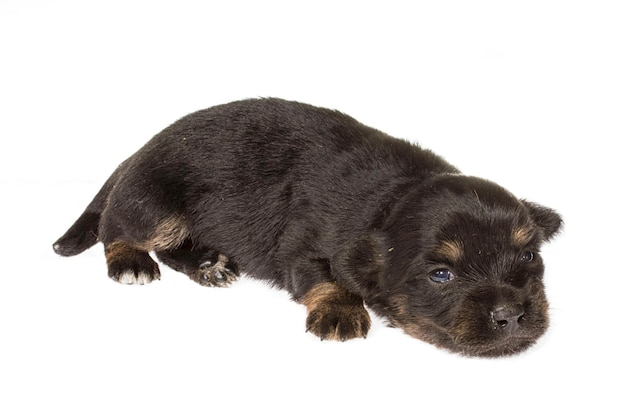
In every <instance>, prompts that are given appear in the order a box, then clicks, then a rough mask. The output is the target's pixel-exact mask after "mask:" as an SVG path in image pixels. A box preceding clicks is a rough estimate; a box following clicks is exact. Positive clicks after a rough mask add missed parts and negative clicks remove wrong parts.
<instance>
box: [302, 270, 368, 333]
mask: <svg viewBox="0 0 626 419" xmlns="http://www.w3.org/2000/svg"><path fill="white" fill-rule="evenodd" d="M302 303H304V304H305V305H306V306H307V308H308V311H309V312H308V316H307V319H306V330H307V332H311V333H313V334H314V335H316V336H319V337H320V338H321V339H322V340H339V341H345V340H348V339H354V338H365V337H366V336H367V332H368V331H369V329H370V326H371V320H370V316H369V314H368V313H367V310H365V307H364V306H363V301H362V300H361V299H360V298H359V297H357V296H355V295H353V294H350V293H349V292H348V291H347V290H345V289H343V288H341V287H339V286H338V285H336V284H334V283H330V282H329V283H323V284H318V285H316V286H315V287H313V288H312V289H311V290H310V291H309V292H308V293H307V294H306V295H305V296H304V298H303V299H302Z"/></svg>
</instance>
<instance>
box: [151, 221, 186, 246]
mask: <svg viewBox="0 0 626 419" xmlns="http://www.w3.org/2000/svg"><path fill="white" fill-rule="evenodd" d="M187 237H189V228H188V227H187V224H186V222H185V218H184V217H182V216H179V215H172V216H170V217H167V218H166V219H164V220H163V221H161V222H160V223H159V225H158V226H157V228H156V229H155V231H154V234H153V236H152V238H151V239H149V240H148V241H146V242H145V243H142V245H141V248H143V249H145V250H147V251H150V250H167V249H173V248H176V247H177V246H178V245H180V244H181V243H182V242H183V241H184V240H185V239H186V238H187Z"/></svg>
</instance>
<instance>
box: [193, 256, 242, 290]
mask: <svg viewBox="0 0 626 419" xmlns="http://www.w3.org/2000/svg"><path fill="white" fill-rule="evenodd" d="M237 273H238V272H237V266H236V265H235V264H234V263H230V262H229V260H228V258H227V257H226V256H224V255H223V254H221V253H220V254H219V255H218V257H217V260H216V261H210V260H207V261H204V262H202V263H201V264H200V266H199V268H198V271H197V272H196V273H195V275H193V276H192V279H193V280H194V281H196V282H197V283H199V284H200V285H203V286H206V287H227V286H229V285H230V284H232V283H233V281H235V280H236V279H237Z"/></svg>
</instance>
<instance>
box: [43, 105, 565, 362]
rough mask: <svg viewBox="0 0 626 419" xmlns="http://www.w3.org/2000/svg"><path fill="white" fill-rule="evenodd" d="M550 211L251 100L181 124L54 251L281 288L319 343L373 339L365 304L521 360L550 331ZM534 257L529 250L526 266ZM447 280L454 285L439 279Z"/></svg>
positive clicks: (115, 268)
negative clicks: (243, 276) (546, 273)
mask: <svg viewBox="0 0 626 419" xmlns="http://www.w3.org/2000/svg"><path fill="white" fill-rule="evenodd" d="M560 225H561V219H560V217H559V216H558V215H557V214H556V213H555V212H554V211H552V210H550V209H547V208H544V207H541V206H539V205H536V204H531V203H527V202H525V201H522V200H519V199H517V198H515V197H514V196H513V195H512V194H511V193H509V192H507V191H506V190H504V189H503V188H501V187H499V186H498V185H496V184H494V183H492V182H489V181H486V180H483V179H478V178H475V177H468V176H464V175H462V174H460V173H459V172H458V170H457V169H456V168H454V167H453V166H451V165H450V164H448V163H447V162H445V161H444V160H443V159H441V158H440V157H438V156H436V155H435V154H433V153H432V152H430V151H428V150H424V149H422V148H420V147H418V146H416V145H412V144H410V143H408V142H406V141H403V140H398V139H395V138H392V137H390V136H388V135H386V134H384V133H382V132H380V131H377V130H375V129H372V128H369V127H367V126H365V125H362V124H361V123H359V122H357V121H356V120H354V119H352V118H350V117H349V116H346V115H344V114H342V113H339V112H337V111H332V110H327V109H320V108H316V107H313V106H309V105H305V104H300V103H296V102H287V101H283V100H279V99H259V100H245V101H240V102H235V103H230V104H226V105H221V106H216V107H213V108H210V109H207V110H203V111H199V112H196V113H193V114H191V115H189V116H186V117H184V118H182V119H181V120H179V121H178V122H176V123H174V124H173V125H171V126H170V127H168V128H166V129H165V130H163V131H162V132H161V133H160V134H158V135H156V136H155V137H154V138H153V139H152V140H151V141H150V142H148V143H147V144H146V145H145V146H144V147H143V148H141V149H140V150H139V151H138V152H137V153H136V154H134V155H133V156H132V157H130V158H129V159H128V160H126V161H125V162H124V163H122V164H121V165H120V166H119V168H118V169H117V170H116V171H115V172H114V173H113V175H112V176H111V178H110V179H109V180H108V181H107V182H106V183H105V185H104V186H103V187H102V189H101V191H100V192H99V193H98V194H97V195H96V197H95V198H94V200H93V202H92V203H91V204H90V205H89V206H88V207H87V209H86V210H85V212H84V213H83V215H82V216H81V217H80V218H79V219H78V221H76V223H75V224H74V225H73V226H72V227H71V228H70V229H69V231H68V232H67V233H66V234H65V235H64V236H63V237H61V238H60V239H59V240H58V241H57V242H56V243H55V245H54V249H55V251H56V252H57V253H59V254H61V255H64V256H71V255H75V254H78V253H80V252H82V251H83V250H85V249H87V248H88V247H90V246H92V245H94V244H95V243H97V242H98V241H101V242H102V243H103V244H104V246H105V252H106V255H107V263H108V266H109V274H110V276H111V277H113V278H114V279H117V280H119V281H121V282H129V283H137V282H138V283H146V282H149V281H151V280H152V279H158V278H159V275H160V274H159V269H158V266H157V264H156V263H155V262H154V261H153V260H152V259H151V258H150V257H149V255H148V252H150V251H155V252H156V255H157V257H158V258H159V259H160V260H161V261H162V262H164V263H165V264H167V265H169V266H171V267H172V268H174V269H176V270H178V271H181V272H184V273H186V274H187V275H189V276H190V277H191V278H192V279H194V280H195V281H197V282H199V283H201V284H203V285H217V286H221V285H228V284H229V283H230V282H231V281H232V280H234V279H235V277H236V275H237V274H238V272H239V270H241V271H242V272H245V273H247V274H249V275H251V276H253V277H256V278H260V279H266V280H268V281H270V282H271V283H272V284H274V285H276V286H278V287H281V288H284V289H286V290H288V291H289V292H290V293H291V295H292V296H293V298H294V299H295V300H297V301H299V302H301V303H303V304H305V305H306V306H307V308H308V311H309V314H308V318H307V330H310V331H311V332H313V333H315V334H316V335H318V336H320V337H321V338H323V339H324V338H327V339H338V340H344V339H349V338H354V337H365V335H366V334H367V332H368V330H369V327H370V319H369V315H368V313H367V311H366V310H365V309H364V306H363V303H365V304H366V305H367V306H368V307H369V308H370V309H372V310H373V311H374V312H376V313H378V314H380V315H382V316H384V317H385V318H386V319H387V320H388V322H389V324H390V325H392V326H396V327H400V328H402V329H403V330H405V331H406V332H407V333H408V334H410V335H412V336H414V337H417V338H420V339H423V340H426V341H428V342H431V343H433V344H435V345H438V346H440V347H444V348H447V349H449V350H451V351H455V352H461V353H463V354H467V355H476V356H500V355H507V354H513V353H517V352H519V351H521V350H523V349H525V348H527V347H528V346H530V345H532V344H533V343H534V342H535V341H536V340H537V338H538V337H539V336H541V335H542V334H543V333H544V331H545V329H546V327H547V325H548V315H547V308H548V304H547V302H546V298H545V295H544V291H543V284H542V276H543V264H542V261H541V258H540V257H539V254H538V251H539V247H540V246H541V244H542V243H543V242H544V241H546V240H548V239H550V238H551V237H552V236H553V235H554V234H555V233H556V232H557V231H558V230H559V228H560ZM529 252H532V253H529ZM442 269H446V270H447V271H444V272H451V273H452V274H453V275H454V278H453V279H451V280H450V281H447V282H443V283H440V282H435V281H434V280H433V279H432V276H433V272H435V271H437V270H442Z"/></svg>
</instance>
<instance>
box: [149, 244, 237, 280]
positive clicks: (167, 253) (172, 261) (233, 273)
mask: <svg viewBox="0 0 626 419" xmlns="http://www.w3.org/2000/svg"><path fill="white" fill-rule="evenodd" d="M156 255H157V257H158V258H159V260H160V261H161V262H163V263H165V264H166V265H168V266H169V267H171V268H173V269H175V270H177V271H179V272H182V273H184V274H185V275H187V276H188V277H189V278H191V279H192V280H194V281H195V282H197V283H198V284H200V285H203V286H208V287H227V286H229V285H230V284H231V283H232V282H233V281H235V280H236V279H237V276H238V275H239V267H238V266H237V264H236V263H235V262H234V261H232V260H230V259H229V258H228V257H227V256H226V255H224V254H223V253H220V252H218V251H215V250H210V249H203V248H197V247H196V246H195V245H194V244H193V242H192V241H191V240H189V239H187V240H185V241H184V242H183V243H182V244H181V245H180V246H178V247H177V248H175V249H169V250H162V251H157V252H156Z"/></svg>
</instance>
